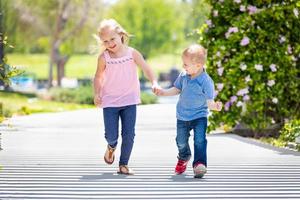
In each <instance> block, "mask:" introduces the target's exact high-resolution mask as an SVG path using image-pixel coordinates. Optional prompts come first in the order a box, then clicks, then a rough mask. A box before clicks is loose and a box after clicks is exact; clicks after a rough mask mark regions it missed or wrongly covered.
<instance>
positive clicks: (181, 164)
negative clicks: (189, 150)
mask: <svg viewBox="0 0 300 200" xmlns="http://www.w3.org/2000/svg"><path fill="white" fill-rule="evenodd" d="M188 162H189V160H180V159H178V162H177V165H176V167H175V173H176V174H182V173H183V172H185V170H186V166H187V164H188Z"/></svg>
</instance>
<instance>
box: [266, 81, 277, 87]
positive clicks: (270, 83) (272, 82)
mask: <svg viewBox="0 0 300 200" xmlns="http://www.w3.org/2000/svg"><path fill="white" fill-rule="evenodd" d="M274 84H275V81H274V80H268V83H267V85H268V86H270V87H272V86H273V85H274Z"/></svg>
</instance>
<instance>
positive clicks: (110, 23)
mask: <svg viewBox="0 0 300 200" xmlns="http://www.w3.org/2000/svg"><path fill="white" fill-rule="evenodd" d="M107 28H109V29H112V30H114V31H116V33H118V34H120V35H121V37H122V38H121V39H122V42H123V44H128V42H129V37H130V36H129V34H128V33H127V31H126V30H125V29H124V28H123V27H122V26H121V25H120V24H119V23H118V22H117V21H116V20H114V19H104V20H102V21H101V22H100V25H99V27H98V36H99V37H101V34H102V32H103V31H104V30H105V29H107Z"/></svg>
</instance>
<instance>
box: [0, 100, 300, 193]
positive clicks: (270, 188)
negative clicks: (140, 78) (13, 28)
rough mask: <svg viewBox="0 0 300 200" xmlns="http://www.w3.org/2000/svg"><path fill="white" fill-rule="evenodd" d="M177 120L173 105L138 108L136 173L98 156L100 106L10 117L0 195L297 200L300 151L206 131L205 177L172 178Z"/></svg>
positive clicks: (1, 156)
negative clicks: (121, 170) (123, 172)
mask: <svg viewBox="0 0 300 200" xmlns="http://www.w3.org/2000/svg"><path fill="white" fill-rule="evenodd" d="M175 121H176V119H175V104H168V102H165V104H157V105H147V106H139V107H138V119H137V126H136V140H135V145H134V149H133V153H132V157H131V160H130V166H131V167H132V168H133V169H134V170H135V172H136V175H134V176H124V175H118V174H117V173H116V171H117V162H115V163H114V164H113V165H112V166H108V165H106V164H105V163H104V161H103V154H104V151H105V148H106V143H105V140H104V136H103V134H104V131H103V129H104V128H103V120H102V111H101V110H100V109H87V110H80V111H72V112H62V113H52V114H35V115H30V116H24V117H15V118H12V119H10V120H8V121H6V123H5V124H2V125H0V132H1V133H2V148H3V150H2V151H0V165H1V166H2V168H1V170H0V199H300V153H297V152H293V151H290V150H285V149H279V148H274V147H271V146H269V145H264V144H261V143H259V142H256V141H254V140H251V139H246V138H241V137H239V136H235V135H232V134H211V135H209V136H208V164H209V167H208V173H207V175H206V176H205V177H204V178H203V179H194V178H193V173H192V168H191V164H189V167H188V170H187V171H186V173H185V174H184V175H179V176H176V175H174V174H173V170H174V166H175V164H176V161H177V160H176V155H177V150H176V144H175V134H176V129H175ZM191 142H192V141H191ZM116 155H117V158H118V156H119V149H117V151H116ZM116 161H118V159H117V160H116Z"/></svg>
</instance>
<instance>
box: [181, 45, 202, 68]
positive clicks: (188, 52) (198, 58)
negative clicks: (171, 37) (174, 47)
mask: <svg viewBox="0 0 300 200" xmlns="http://www.w3.org/2000/svg"><path fill="white" fill-rule="evenodd" d="M182 55H183V56H186V57H188V58H190V59H191V61H192V62H195V63H201V64H203V65H204V64H205V61H206V55H207V51H206V49H205V48H204V47H203V46H201V45H199V44H192V45H190V46H188V47H187V48H186V49H185V50H184V51H183V52H182Z"/></svg>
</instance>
